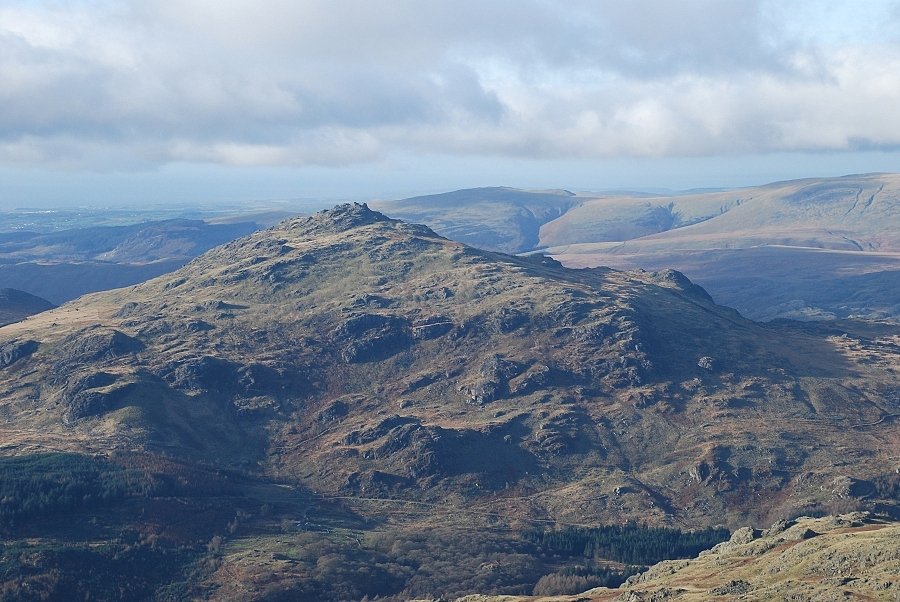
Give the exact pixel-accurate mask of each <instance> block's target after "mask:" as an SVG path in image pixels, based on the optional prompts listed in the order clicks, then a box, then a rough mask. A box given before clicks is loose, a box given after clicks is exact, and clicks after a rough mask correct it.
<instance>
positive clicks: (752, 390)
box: [0, 205, 900, 599]
mask: <svg viewBox="0 0 900 602" xmlns="http://www.w3.org/2000/svg"><path fill="white" fill-rule="evenodd" d="M847 332H848V331H846V330H842V331H822V330H815V329H813V328H806V329H801V328H798V327H796V326H790V325H788V326H784V327H781V326H779V327H776V326H770V327H763V326H760V325H758V324H755V323H753V322H750V321H748V320H746V319H743V318H741V317H740V316H739V315H738V314H737V313H735V312H734V311H733V310H729V309H727V308H723V307H719V306H716V305H715V304H714V303H713V302H712V301H711V300H710V298H709V296H708V295H707V294H706V293H705V292H704V291H703V290H702V289H700V288H699V287H696V286H695V285H693V284H692V283H690V281H688V280H687V279H686V278H684V277H683V276H682V275H681V274H679V273H677V272H671V271H668V272H661V273H640V272H636V273H624V272H616V271H613V270H609V269H590V270H571V269H566V268H564V267H562V266H561V265H559V264H558V263H557V262H555V261H553V260H550V259H547V258H543V257H513V256H509V255H503V254H499V253H493V252H488V251H479V250H476V249H473V248H470V247H466V246H464V245H462V244H460V243H457V242H452V241H449V240H447V239H444V238H442V237H440V236H437V235H436V234H435V233H434V232H433V231H431V230H430V229H428V228H426V227H424V226H416V225H409V224H405V223H403V222H399V221H395V220H391V219H388V218H387V217H385V216H383V215H381V214H379V213H376V212H373V211H371V210H369V209H368V208H367V207H365V206H364V205H344V206H340V207H337V208H335V209H334V210H331V211H328V212H322V213H319V214H316V215H314V216H312V217H309V218H298V219H294V220H289V221H286V222H284V223H282V224H280V225H278V226H276V227H274V228H272V229H269V230H265V231H260V232H256V233H254V234H252V235H250V236H248V237H245V238H241V239H238V240H236V241H233V242H231V243H228V244H226V245H224V246H221V247H218V248H216V249H213V250H211V251H209V252H207V253H205V254H204V255H202V256H200V257H198V258H197V259H195V260H193V261H192V262H190V263H189V264H188V265H186V266H185V267H183V268H182V269H180V270H178V271H176V272H173V273H171V274H167V275H165V276H162V277H159V278H156V279H154V280H151V281H149V282H146V283H143V284H140V285H137V286H134V287H130V288H127V289H119V290H114V291H107V292H103V293H96V294H92V295H86V296H85V297H82V298H80V299H78V300H76V301H74V302H72V303H69V304H66V305H65V306H63V307H61V308H58V309H56V310H53V311H50V312H45V313H42V314H39V315H37V316H34V317H32V318H30V319H29V320H27V321H25V322H22V323H18V324H12V325H9V326H6V327H4V328H2V329H0V342H2V345H3V348H4V354H3V355H4V358H5V359H4V365H3V367H2V368H0V390H2V391H3V395H2V396H0V415H2V416H3V418H4V421H5V422H3V423H0V432H2V440H3V441H4V443H3V447H2V449H4V450H6V452H7V453H16V454H22V453H29V452H31V453H33V452H34V451H37V450H40V451H44V452H46V451H50V450H52V451H56V452H67V453H78V454H84V453H89V454H98V453H99V454H105V455H108V456H109V457H110V458H113V459H116V458H118V457H119V455H121V454H133V453H140V454H143V455H148V456H150V457H157V456H163V457H165V458H167V459H168V460H167V461H168V462H175V461H177V462H178V463H180V464H179V465H180V466H181V465H184V466H190V467H194V468H192V470H200V469H201V468H202V469H203V470H204V471H214V472H215V473H216V474H217V475H220V476H219V477H218V478H222V476H221V475H222V474H225V475H233V476H232V477H230V478H231V479H232V481H230V482H232V483H238V482H241V483H249V484H245V485H240V486H241V487H243V488H244V489H243V491H244V492H245V493H244V495H243V499H245V500H266V501H260V502H259V503H257V504H256V506H255V507H256V508H260V507H262V506H267V507H268V508H269V509H267V510H265V511H263V510H253V511H252V512H251V511H249V510H248V509H247V506H248V504H249V502H247V501H243V502H240V503H237V504H238V505H237V507H236V509H234V510H233V512H234V515H233V516H234V517H235V518H234V524H235V525H237V526H235V527H234V529H233V530H229V531H226V530H225V527H224V525H223V526H221V527H219V528H220V529H222V530H221V531H219V532H218V533H219V534H220V535H224V539H225V540H228V542H229V543H226V544H223V543H222V539H223V538H222V537H220V541H219V543H218V544H216V545H215V546H213V548H215V549H216V550H217V553H218V554H221V558H220V560H219V562H221V563H222V564H221V568H220V569H217V570H215V571H214V572H213V573H212V574H211V575H209V576H208V582H207V587H210V588H219V590H218V591H221V592H222V597H223V598H228V597H229V596H230V597H234V596H240V595H244V594H241V592H242V591H243V592H245V593H246V592H247V591H249V589H252V590H253V591H254V592H256V593H255V594H254V596H258V597H260V598H264V597H266V596H267V595H269V594H272V591H270V589H267V588H276V589H278V588H280V589H282V590H285V591H294V592H298V591H301V590H302V591H310V592H321V591H322V590H321V589H316V588H319V587H320V585H316V584H317V583H323V582H325V581H328V580H329V579H332V580H333V579H336V578H335V577H333V576H332V577H329V576H328V575H330V573H328V571H326V570H325V569H324V568H322V567H320V568H315V567H314V566H312V565H309V564H308V562H307V560H308V558H310V556H309V555H310V554H313V556H312V557H321V556H322V555H323V554H324V552H322V553H315V554H314V553H313V552H311V550H312V549H313V547H315V546H325V543H322V540H321V539H316V538H322V537H325V538H328V542H329V543H328V544H327V546H326V548H327V549H329V550H332V552H331V553H333V554H335V555H336V558H343V560H340V561H338V560H335V563H337V564H335V566H334V567H332V568H334V570H337V568H336V567H338V566H356V565H355V564H354V563H355V562H358V561H359V560H358V559H359V558H360V557H362V558H366V559H367V560H366V566H370V567H374V566H376V565H377V566H380V567H382V568H380V569H378V570H379V571H386V572H384V573H379V574H380V575H381V577H383V578H384V581H378V580H374V578H373V579H372V580H369V581H368V583H369V586H367V587H370V589H368V590H366V589H348V590H346V591H347V592H351V593H346V594H344V595H345V597H347V598H354V597H356V598H359V597H362V593H360V592H366V593H370V594H372V595H375V594H378V595H388V594H391V595H394V594H396V595H398V596H400V595H401V593H402V595H410V596H411V595H413V594H416V595H418V594H421V593H423V592H424V591H445V592H460V591H485V589H484V587H485V586H484V585H483V584H485V583H487V584H488V585H487V587H488V588H489V589H491V590H493V591H526V590H528V591H530V590H529V588H530V587H531V586H533V585H534V582H535V581H536V578H537V577H535V576H534V575H535V574H536V573H537V576H540V573H539V571H540V570H544V569H543V568H540V567H544V564H541V563H543V562H544V561H538V560H537V558H538V557H539V551H535V550H534V549H533V548H529V547H528V546H527V545H525V544H524V543H522V541H521V540H517V539H516V538H517V535H516V534H518V533H521V532H522V531H523V530H524V529H525V528H532V527H534V526H535V525H537V526H544V525H553V524H561V525H569V526H572V525H579V524H586V523H589V524H596V523H605V522H615V523H620V522H621V521H622V520H623V519H626V518H629V519H633V520H635V521H639V522H641V523H650V524H660V525H662V524H665V525H671V526H678V527H682V528H684V527H703V526H709V525H713V524H720V523H725V524H732V525H736V524H744V523H746V522H747V521H753V522H759V521H769V522H771V520H773V519H774V518H777V517H779V516H782V515H784V514H788V513H791V512H794V511H796V510H797V509H810V510H816V511H823V510H831V509H833V507H834V506H835V505H847V504H850V505H860V506H866V507H871V508H877V509H880V510H882V511H885V512H896V503H897V500H896V499H895V498H896V494H895V493H892V492H893V491H894V490H893V489H891V483H892V481H891V480H890V479H891V478H892V475H893V473H894V469H895V468H896V456H895V450H896V446H897V443H898V439H897V436H898V434H897V429H896V423H895V420H896V416H897V415H898V414H900V393H898V389H897V376H898V374H897V372H898V366H900V362H898V349H900V348H898V345H900V340H898V339H897V336H896V332H890V331H886V332H881V331H879V330H878V329H877V327H876V326H870V327H869V330H867V331H865V332H862V331H860V332H858V333H856V332H854V331H850V332H851V334H847ZM129 457H130V456H129ZM117 461H124V460H117ZM129 461H130V462H133V461H132V460H129ZM129 466H130V465H129ZM180 470H181V469H180ZM223 471H225V472H224V473H223ZM163 472H164V473H165V471H163ZM166 474H167V473H166ZM166 474H164V475H163V476H164V477H165V479H169V480H173V482H175V483H180V482H182V481H181V479H180V478H179V477H176V476H172V475H168V476H166ZM238 476H240V479H243V481H239V480H237V479H238ZM159 478H161V479H162V478H163V477H162V476H161V477H159ZM185 482H186V483H190V482H192V480H191V479H187V480H186V481H185ZM232 486H235V487H236V486H237V485H232ZM313 492H315V493H313ZM182 497H184V496H182ZM760 500H765V503H764V504H763V503H760ZM235 504H236V502H234V501H231V502H228V503H227V504H225V505H223V506H222V507H224V508H232V509H233V508H235ZM242 513H243V514H242ZM244 514H246V515H248V517H249V518H248V517H243V516H244ZM242 517H243V518H242ZM278 521H281V522H282V527H281V530H279V527H278V524H279V522H278ZM226 522H228V521H226ZM273 523H274V526H273ZM162 524H165V521H163V522H162ZM229 524H231V523H230V522H229ZM241 524H244V525H247V526H245V527H240V525H241ZM323 525H327V530H326V531H322V529H325V528H326V527H323ZM335 525H337V526H335ZM228 529H231V527H228ZM242 529H243V530H242ZM273 529H274V531H273ZM472 529H476V530H477V531H478V532H479V533H480V534H482V535H483V540H482V544H483V545H484V546H486V547H485V548H483V550H482V551H480V552H478V553H476V552H474V551H471V550H469V551H465V550H466V548H465V546H461V545H460V544H459V543H458V542H459V541H460V540H461V539H465V538H469V537H470V536H471V530H472ZM321 533H326V535H321ZM332 533H337V534H338V535H330V534H332ZM422 533H435V537H438V534H439V537H440V538H445V540H446V541H448V542H456V543H453V544H452V545H450V544H449V543H448V544H447V545H446V546H444V547H445V551H444V552H440V553H441V554H451V552H448V551H447V550H452V555H450V556H448V558H446V562H447V563H448V565H447V566H456V567H460V568H459V571H461V573H462V574H453V573H452V572H448V571H443V572H442V571H435V572H429V573H428V574H429V575H430V576H429V577H428V579H427V580H424V581H422V580H419V581H417V580H416V578H415V576H416V575H420V574H423V573H422V571H424V568H423V567H422V565H421V564H420V563H421V561H419V560H415V561H413V560H411V559H410V557H409V554H408V552H404V553H401V552H398V550H409V549H410V548H409V546H413V547H414V543H412V542H414V541H416V540H417V538H420V537H422V535H421V534H422ZM229 534H230V535H229ZM317 534H318V535H317ZM397 538H399V539H397ZM403 538H406V539H403ZM284 541H288V542H289V545H288V544H284V543H283V542H284ZM442 541H443V540H442ZM316 542H318V543H316ZM348 542H349V544H348ZM498 542H502V546H501V545H500V543H498ZM348 545H349V546H350V547H349V548H348V547H347V546H348ZM328 546H331V547H328ZM490 546H496V547H493V548H491V547H490ZM213 548H210V550H212V549H213ZM504 548H505V549H508V550H510V552H509V553H508V556H505V557H504V558H505V560H503V562H504V563H508V564H509V566H515V567H517V568H515V569H512V568H510V569H509V571H508V572H504V571H498V572H490V573H484V572H479V571H480V570H481V569H479V566H481V564H483V563H486V562H488V558H489V557H491V556H490V554H500V551H499V550H501V549H504ZM429 553H431V552H429ZM434 553H435V554H437V553H438V552H434ZM270 554H271V556H270ZM404 554H406V555H405V556H404ZM479 554H481V555H480V556H479ZM285 558H286V559H287V560H284V559H285ZM288 560H290V562H288ZM292 563H294V564H292ZM342 563H343V564H342ZM392 563H393V564H392ZM292 566H293V567H295V568H293V569H292V568H291V567H292ZM504 566H505V565H504ZM300 567H305V568H302V570H301V568H300ZM384 567H393V568H390V569H388V568H384ZM410 567H417V568H410ZM320 569H321V571H320ZM329 570H331V569H329ZM371 570H375V569H371ZM316 571H319V572H318V573H317V572H316ZM275 574H278V575H282V577H278V579H277V580H276V581H277V586H276V585H273V583H276V581H273V579H275V578H274V577H273V575H275ZM310 575H319V576H317V577H315V578H313V577H311V576H310ZM404 575H405V576H404ZM476 576H478V578H477V579H476ZM381 577H379V579H381ZM388 577H390V578H388ZM316 579H318V580H319V581H316ZM354 579H355V578H351V577H350V576H346V575H345V576H343V577H341V578H340V579H338V581H339V582H340V583H344V584H350V583H354V584H355V583H357V582H358V581H359V580H354ZM321 580H325V581H321ZM363 581H364V582H365V581H366V580H363ZM375 583H378V584H379V585H378V586H377V587H376V586H375V585H374V584H375ZM237 584H241V585H240V587H238V585H237ZM267 584H268V585H267ZM417 584H418V585H417ZM454 584H455V585H454ZM348 587H349V585H348ZM353 587H357V588H358V587H362V586H357V585H354V586H353ZM234 588H237V589H234ZM240 588H245V589H243V590H242V589H240ZM246 588H249V589H246ZM303 588H311V589H308V590H307V589H303ZM428 588H430V589H428ZM454 588H457V589H454ZM503 588H506V590H504V589H503ZM334 591H337V590H334ZM266 592H269V594H267V593H266ZM353 592H355V593H353ZM416 592H418V594H417V593H416ZM272 595H274V594H272ZM316 595H322V594H316ZM309 596H310V598H309V599H315V595H313V594H309ZM251 597H252V596H251Z"/></svg>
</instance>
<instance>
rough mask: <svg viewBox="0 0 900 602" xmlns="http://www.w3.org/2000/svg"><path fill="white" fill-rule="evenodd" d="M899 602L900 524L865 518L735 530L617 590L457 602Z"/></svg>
mask: <svg viewBox="0 0 900 602" xmlns="http://www.w3.org/2000/svg"><path fill="white" fill-rule="evenodd" d="M668 600H673V601H675V600H677V601H679V602H689V601H691V602H692V601H698V600H747V601H760V602H762V601H765V600H794V601H798V602H800V601H810V602H812V601H814V600H815V601H819V600H892V601H893V600H900V523H897V522H890V521H886V520H881V519H879V518H876V517H874V516H872V515H870V514H868V513H865V512H853V513H850V514H844V515H840V516H828V517H825V518H809V517H803V518H798V519H796V520H791V521H779V522H778V523H776V524H774V525H773V526H772V527H771V528H769V529H765V530H762V531H760V530H756V529H753V528H751V527H744V528H741V529H738V530H737V531H735V532H734V534H733V535H732V536H731V539H730V540H729V541H727V542H724V543H720V544H719V545H717V546H715V547H714V548H712V549H711V550H707V551H705V552H701V553H700V555H699V557H697V558H694V559H691V560H666V561H663V562H661V563H659V564H657V565H655V566H653V567H651V568H650V569H649V570H647V571H646V572H644V573H642V574H640V575H635V576H633V577H631V578H630V579H628V581H627V582H626V583H625V584H624V585H623V586H622V587H620V588H618V589H608V588H597V589H592V590H590V591H587V592H584V593H582V594H578V595H574V596H552V597H533V596H482V595H473V596H465V597H463V598H459V599H458V600H457V601H456V602H526V601H527V602H550V601H553V602H576V601H577V602H600V601H604V602H606V601H608V602H613V601H615V602H651V601H652V602H663V601H668Z"/></svg>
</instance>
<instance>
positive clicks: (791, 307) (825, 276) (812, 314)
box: [379, 174, 900, 320]
mask: <svg viewBox="0 0 900 602" xmlns="http://www.w3.org/2000/svg"><path fill="white" fill-rule="evenodd" d="M498 190H500V191H502V195H499V193H498ZM498 195H499V196H498ZM534 195H535V193H531V192H526V191H516V190H514V189H471V190H464V191H458V192H456V193H448V194H444V195H433V196H430V197H416V198H413V199H406V200H402V201H393V202H385V203H381V204H380V205H379V207H381V208H382V209H383V210H384V211H385V212H386V213H388V214H390V215H396V216H399V217H414V218H415V219H417V220H419V221H422V222H424V223H428V224H430V225H432V226H433V227H434V228H435V230H436V231H437V232H438V233H440V234H443V235H445V236H448V237H450V238H453V239H455V240H460V241H463V242H466V243H467V244H473V245H475V246H479V247H482V248H486V249H495V250H502V251H505V252H516V253H523V252H530V251H535V250H541V252H543V253H546V254H549V255H552V256H553V257H556V258H558V259H560V260H561V261H562V262H563V263H564V264H566V265H569V266H572V267H587V266H599V265H608V266H611V267H616V268H621V269H636V268H645V269H652V270H657V269H663V268H666V267H670V268H674V269H678V270H680V271H683V272H684V273H686V274H687V275H688V276H689V277H691V278H692V279H694V280H695V281H697V282H698V283H700V284H702V285H703V286H705V287H706V288H707V289H708V290H709V291H710V293H711V294H712V295H713V296H714V297H715V298H716V300H717V301H719V302H720V303H723V304H725V305H729V306H732V307H735V308H737V309H739V310H740V311H741V312H742V313H744V314H745V315H747V316H748V317H752V318H754V319H772V318H777V317H794V318H822V317H825V318H833V317H838V318H847V317H866V318H876V319H893V320H900V301H898V299H897V296H896V295H895V294H893V291H895V290H897V289H896V287H897V286H900V175H897V174H864V175H853V176H844V177H838V178H811V179H805V180H795V181H787V182H776V183H772V184H767V185H764V186H756V187H749V188H738V189H733V190H723V191H711V192H694V193H677V194H676V193H673V194H665V195H664V194H633V193H620V192H615V193H600V194H591V193H579V194H572V193H543V194H542V195H539V196H538V197H537V199H535V197H534ZM458 199H464V203H463V204H462V205H460V204H458V203H460V201H458ZM529 203H532V204H531V205H530V204H529ZM534 203H543V205H541V206H542V207H544V208H545V211H544V212H543V213H540V214H539V219H537V218H532V219H522V217H521V214H522V213H523V212H524V211H525V208H527V207H532V206H533V204H534ZM536 215H538V214H536ZM837 253H842V254H841V255H838V254H837ZM794 265H797V266H802V268H801V272H802V274H804V277H801V278H797V277H795V275H794V274H793V273H792V272H791V266H794ZM848 279H855V280H856V281H857V282H856V283H851V282H850V281H849V280H848Z"/></svg>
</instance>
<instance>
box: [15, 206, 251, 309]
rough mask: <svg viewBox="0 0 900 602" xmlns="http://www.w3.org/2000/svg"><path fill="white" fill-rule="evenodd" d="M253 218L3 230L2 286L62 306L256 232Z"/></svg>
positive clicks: (136, 280)
mask: <svg viewBox="0 0 900 602" xmlns="http://www.w3.org/2000/svg"><path fill="white" fill-rule="evenodd" d="M258 228H259V226H258V225H257V224H256V223H255V222H249V221H241V222H236V223H223V224H209V223H207V222H204V221H202V220H186V219H170V220H160V221H148V222H142V223H139V224H134V225H128V226H94V227H89V228H75V229H70V230H61V231H56V232H27V231H16V232H7V233H0V286H5V287H12V288H16V289H21V290H25V291H28V292H30V293H32V294H35V295H39V296H41V297H44V298H46V299H48V300H50V301H51V302H53V303H57V304H61V303H64V302H66V301H69V300H71V299H74V298H75V297H79V296H81V295H83V294H86V293H90V292H95V291H99V290H107V289H111V288H118V287H122V286H129V285H132V284H137V283H139V282H143V281H145V280H147V279H149V278H153V277H155V276H159V275H161V274H165V273H166V272H170V271H172V270H174V269H177V268H179V267H181V266H182V265H184V264H185V263H187V262H188V261H190V260H191V259H193V258H194V257H196V256H197V255H199V254H201V253H203V252H204V251H207V250H208V249H210V248H212V247H215V246H217V245H220V244H222V243H225V242H228V241H229V240H233V239H235V238H237V237H239V236H243V235H245V234H249V233H250V232H253V231H254V230H257V229H258Z"/></svg>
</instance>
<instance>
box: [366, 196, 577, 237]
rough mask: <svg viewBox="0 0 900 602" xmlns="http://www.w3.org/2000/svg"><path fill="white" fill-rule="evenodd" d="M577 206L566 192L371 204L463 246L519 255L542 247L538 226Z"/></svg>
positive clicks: (429, 197)
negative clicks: (427, 226)
mask: <svg viewBox="0 0 900 602" xmlns="http://www.w3.org/2000/svg"><path fill="white" fill-rule="evenodd" d="M577 204H578V199H576V197H575V195H574V194H572V193H571V192H569V191H566V190H560V191H537V192H534V191H527V190H516V189H515V188H504V187H494V188H471V189H467V190H457V191H455V192H446V193H443V194H432V195H428V196H419V197H413V198H409V199H404V200H400V201H386V202H375V203H372V206H373V207H376V208H378V209H380V210H382V211H384V212H385V213H386V214H388V215H390V216H391V217H395V218H397V219H403V220H407V221H411V222H417V223H418V222H422V223H427V224H428V225H429V226H431V227H432V228H433V229H434V231H435V232H437V233H438V234H441V235H442V236H446V237H447V238H451V239H453V240H458V241H460V242H463V243H465V244H467V245H472V246H474V247H478V248H481V249H488V250H491V251H502V252H504V253H521V252H523V251H529V250H531V249H533V248H535V247H536V246H538V245H540V244H541V243H540V230H541V226H543V225H544V224H546V223H547V222H550V221H552V220H554V219H556V218H558V217H560V216H561V215H563V214H565V213H566V211H568V210H569V209H570V208H572V207H574V206H575V205H577Z"/></svg>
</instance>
